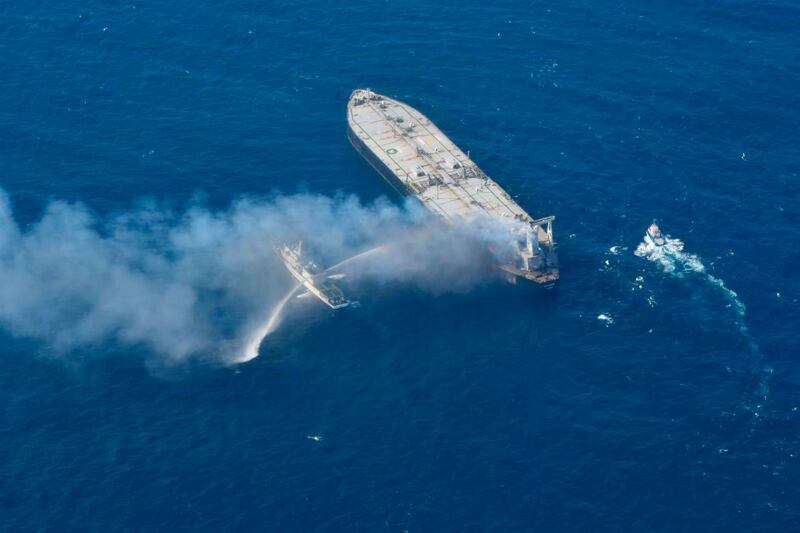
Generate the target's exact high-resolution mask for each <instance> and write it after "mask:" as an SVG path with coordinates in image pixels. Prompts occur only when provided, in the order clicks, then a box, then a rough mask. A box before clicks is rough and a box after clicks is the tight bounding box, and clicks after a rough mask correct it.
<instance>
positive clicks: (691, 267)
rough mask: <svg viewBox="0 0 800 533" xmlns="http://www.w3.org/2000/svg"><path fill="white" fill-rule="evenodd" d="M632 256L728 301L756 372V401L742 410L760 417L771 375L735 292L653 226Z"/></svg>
mask: <svg viewBox="0 0 800 533" xmlns="http://www.w3.org/2000/svg"><path fill="white" fill-rule="evenodd" d="M653 227H655V231H656V232H657V234H656V235H655V237H656V238H654V235H653V234H652V231H651V230H652V228H653ZM633 253H634V255H636V256H637V257H642V258H644V259H647V260H648V261H652V262H653V263H656V264H657V265H659V266H660V267H661V269H662V270H663V271H664V272H665V273H667V274H670V275H673V276H675V277H677V278H685V277H687V276H695V277H697V278H699V279H701V280H703V281H704V282H706V283H707V284H708V285H710V286H712V287H715V288H716V289H717V290H719V291H720V293H722V295H723V296H724V297H725V299H726V300H727V301H728V307H730V308H732V309H733V310H734V311H735V313H736V317H737V328H738V330H739V332H740V333H741V334H742V336H743V337H744V339H745V340H746V341H747V347H748V351H749V352H750V354H752V356H753V358H754V359H755V363H756V364H757V366H758V370H756V372H757V373H759V374H760V376H759V381H758V385H757V390H756V395H757V397H758V401H757V402H756V403H755V404H754V405H748V406H746V407H747V408H748V409H749V410H750V411H752V413H753V415H754V416H755V417H759V416H760V415H761V410H762V407H763V403H764V402H765V401H766V399H767V397H768V395H769V379H770V376H771V375H772V368H771V367H769V366H766V365H763V364H762V361H763V354H762V353H761V349H760V348H759V346H758V343H756V340H755V339H754V338H753V336H752V334H751V333H750V330H749V329H748V327H747V322H746V321H745V313H746V311H747V308H746V307H745V305H744V302H742V301H741V299H739V295H738V294H737V293H736V291H734V290H732V289H730V288H729V287H728V286H727V285H725V282H724V281H723V280H722V279H721V278H718V277H716V276H714V275H712V274H710V273H709V272H708V271H707V269H706V266H705V265H704V264H703V261H702V259H701V258H700V256H698V255H696V254H692V253H689V252H685V251H684V243H683V241H681V240H680V239H678V238H674V237H671V236H669V235H661V233H660V231H659V230H658V226H656V225H655V223H654V224H653V226H651V229H648V232H647V233H646V234H645V236H644V239H643V240H642V242H641V243H639V245H638V246H637V247H636V250H635V251H634V252H633Z"/></svg>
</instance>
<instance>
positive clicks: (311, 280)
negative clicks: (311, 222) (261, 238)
mask: <svg viewBox="0 0 800 533" xmlns="http://www.w3.org/2000/svg"><path fill="white" fill-rule="evenodd" d="M275 251H276V252H278V255H279V256H280V258H281V260H282V261H283V264H284V265H286V268H287V270H289V273H290V274H291V275H292V277H293V278H294V279H296V280H297V281H298V282H299V283H300V284H302V285H303V287H305V289H306V291H307V293H304V294H301V295H300V296H304V295H305V294H313V295H314V296H316V297H317V298H319V299H320V300H322V301H323V302H325V304H327V305H328V306H329V307H330V308H331V309H341V308H342V307H347V306H348V305H350V304H351V302H350V300H348V299H347V298H345V297H344V294H343V293H342V291H341V290H339V288H338V287H337V286H336V285H334V284H333V283H331V282H330V276H328V275H327V274H326V273H325V272H322V270H321V269H320V268H319V267H318V266H317V265H316V263H314V262H313V261H309V260H305V259H303V243H302V242H298V243H297V244H296V245H295V246H293V247H292V246H289V245H286V244H284V245H283V246H280V247H276V249H275Z"/></svg>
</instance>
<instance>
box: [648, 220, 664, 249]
mask: <svg viewBox="0 0 800 533" xmlns="http://www.w3.org/2000/svg"><path fill="white" fill-rule="evenodd" d="M644 240H645V242H646V243H648V244H652V245H653V246H664V245H665V244H666V243H667V241H666V240H665V239H664V236H663V235H662V234H661V229H660V228H659V227H658V224H656V221H655V220H653V223H652V224H650V226H649V227H648V228H647V232H646V233H645V234H644Z"/></svg>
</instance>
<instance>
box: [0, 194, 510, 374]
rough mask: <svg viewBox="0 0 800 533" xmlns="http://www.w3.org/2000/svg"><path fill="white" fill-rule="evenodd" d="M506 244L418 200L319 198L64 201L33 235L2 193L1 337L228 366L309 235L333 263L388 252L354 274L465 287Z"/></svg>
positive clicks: (497, 233) (480, 277)
mask: <svg viewBox="0 0 800 533" xmlns="http://www.w3.org/2000/svg"><path fill="white" fill-rule="evenodd" d="M467 226H469V227H467ZM507 239H508V238H507V233H506V232H505V230H504V228H502V227H498V226H497V225H496V224H492V223H490V222H486V221H478V222H474V223H471V224H469V225H468V224H466V223H465V224H456V225H445V224H443V223H441V222H440V221H439V220H437V219H435V218H434V217H433V216H431V215H429V214H428V213H427V212H426V211H425V210H424V209H422V208H419V207H413V206H412V205H411V204H409V205H407V206H404V207H397V206H394V205H391V204H390V203H388V202H386V201H383V200H379V201H377V202H375V203H373V204H369V205H364V204H362V203H361V202H360V201H359V200H358V199H357V198H355V197H352V196H350V197H340V198H328V197H323V196H314V195H297V196H290V197H280V198H277V199H274V200H270V201H267V200H252V199H245V200H241V201H238V202H236V203H234V204H233V205H232V206H231V207H229V208H228V209H225V210H222V211H212V210H209V209H207V208H205V207H203V206H194V207H192V208H190V209H188V210H187V211H185V212H182V213H174V212H172V211H171V210H169V209H164V208H160V207H158V206H153V205H150V206H148V207H143V208H139V209H136V210H133V211H130V212H126V213H123V214H121V215H117V216H114V217H111V218H105V219H99V218H98V217H95V216H93V215H92V214H90V212H89V211H88V210H87V209H86V208H85V207H84V206H82V205H81V204H75V203H67V202H63V201H56V202H52V203H51V204H49V205H48V206H47V208H46V209H45V211H44V214H43V215H42V217H41V219H40V220H38V221H36V222H35V223H33V224H32V225H30V226H28V227H26V228H25V229H21V228H20V227H19V225H18V224H17V223H16V221H15V220H14V217H13V214H12V209H11V204H10V202H9V199H8V198H7V196H6V195H5V193H3V191H2V190H0V328H3V329H5V330H6V331H7V332H9V333H11V334H12V335H16V336H22V337H31V338H35V339H39V340H41V341H43V342H44V344H45V345H46V346H47V347H48V348H49V349H50V350H51V351H52V352H54V353H68V352H70V351H73V350H75V349H76V348H81V347H87V346H93V347H97V346H103V345H106V344H116V345H122V346H129V347H135V348H137V349H140V350H141V351H142V352H143V353H146V354H148V355H147V358H148V360H149V362H151V363H153V362H154V363H156V364H159V365H164V366H170V365H175V364H180V363H181V362H184V361H187V360H190V359H193V358H199V359H206V360H212V361H218V362H222V363H230V362H235V361H238V360H242V358H243V357H242V350H243V349H244V348H243V346H244V345H245V344H246V343H248V342H250V343H251V344H252V337H253V331H255V330H258V328H259V327H260V326H261V325H263V324H259V321H261V322H262V323H263V320H264V318H265V316H267V315H268V312H269V310H270V309H271V308H272V307H273V306H274V305H275V304H276V303H277V302H278V300H280V299H281V298H282V297H283V296H284V295H285V294H286V291H287V290H289V289H290V288H291V284H292V282H291V280H290V277H289V275H288V273H287V272H286V271H285V269H284V267H283V265H282V264H281V263H280V262H279V260H278V259H277V257H276V255H275V253H274V251H273V245H274V244H280V243H284V242H293V241H296V240H303V242H304V248H305V249H306V250H309V251H310V252H312V253H313V254H314V255H315V258H317V259H319V262H320V263H322V264H323V265H330V264H333V263H335V262H337V261H340V260H342V259H344V258H346V257H349V256H352V255H354V254H356V253H358V252H360V251H363V250H365V249H369V248H371V247H374V246H380V245H388V246H387V248H386V251H385V252H384V253H381V254H375V255H374V256H373V257H371V258H370V260H369V261H365V262H364V263H363V264H358V263H357V262H353V263H352V264H351V265H349V267H352V268H353V277H355V279H356V280H358V279H371V280H373V281H377V282H387V283H389V282H400V283H406V284H413V285H415V286H417V287H419V288H422V289H425V290H431V291H458V290H467V289H469V288H470V287H472V286H474V285H475V284H477V283H481V282H483V281H485V280H486V277H487V272H488V269H487V268H486V260H487V258H486V255H487V253H486V249H487V244H489V243H494V247H495V248H496V249H497V250H502V249H503V247H504V246H506V245H507V242H506V241H507ZM359 276H360V277H359Z"/></svg>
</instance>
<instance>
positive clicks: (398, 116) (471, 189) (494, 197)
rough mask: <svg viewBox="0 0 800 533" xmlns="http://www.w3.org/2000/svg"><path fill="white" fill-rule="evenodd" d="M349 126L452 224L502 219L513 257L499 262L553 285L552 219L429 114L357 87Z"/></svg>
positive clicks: (376, 163) (387, 172)
mask: <svg viewBox="0 0 800 533" xmlns="http://www.w3.org/2000/svg"><path fill="white" fill-rule="evenodd" d="M347 124H348V130H347V134H348V137H349V139H350V142H351V143H352V145H353V147H354V148H355V149H356V150H357V151H358V152H359V153H360V154H361V155H362V156H363V157H364V159H366V160H367V161H368V162H369V163H370V164H371V165H372V166H373V167H374V168H375V170H377V171H378V173H379V174H380V175H381V176H383V178H384V179H385V180H386V181H387V182H388V183H389V184H390V185H391V186H392V187H393V188H395V189H396V190H397V191H398V192H400V193H401V194H406V195H411V196H414V197H416V198H417V199H418V200H419V201H420V202H422V204H423V205H424V206H425V207H427V208H428V209H429V210H430V211H432V212H433V213H435V214H436V215H438V216H439V217H441V218H442V219H444V220H445V221H447V222H454V221H457V220H459V219H462V220H469V219H471V218H475V217H480V216H484V217H490V218H492V219H495V220H499V221H501V222H503V223H504V226H505V227H507V228H508V239H509V244H510V248H511V250H513V257H511V259H505V260H504V261H503V262H502V263H500V264H498V267H499V268H501V269H502V270H503V271H504V272H505V273H506V274H507V275H508V278H509V280H510V281H513V282H516V280H517V279H518V278H522V279H526V280H530V281H533V282H535V283H538V284H540V285H543V286H545V287H548V288H550V287H553V286H554V285H555V283H556V282H557V281H558V277H559V269H558V256H557V254H556V249H555V241H554V240H553V220H554V219H555V217H553V216H546V217H542V218H533V217H531V216H530V215H529V214H528V213H527V212H526V211H525V210H524V209H522V208H521V207H520V206H519V205H518V204H517V203H516V202H515V201H514V200H513V199H512V198H511V196H510V195H509V194H508V193H507V192H506V191H504V190H503V188H502V187H500V186H499V185H498V184H497V183H496V182H495V181H494V180H493V179H491V178H490V177H489V176H487V175H486V174H485V173H484V172H483V171H482V170H481V169H480V168H479V167H478V165H476V164H475V163H474V162H473V161H472V159H470V157H469V155H468V154H465V153H464V152H463V151H462V150H461V149H460V148H458V147H457V146H456V145H455V144H454V143H453V142H452V141H451V140H450V139H449V138H448V137H447V136H446V135H445V134H444V133H442V131H441V130H440V129H439V128H437V127H436V125H435V124H434V123H433V122H431V121H430V120H429V119H428V118H427V117H426V116H425V115H423V114H422V113H420V112H419V111H417V110H416V109H414V108H413V107H411V106H409V105H406V104H404V103H402V102H399V101H397V100H394V99H392V98H389V97H388V96H384V95H381V94H378V93H376V92H373V91H371V90H369V89H357V90H355V91H353V93H352V94H351V95H350V101H349V102H348V104H347Z"/></svg>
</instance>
